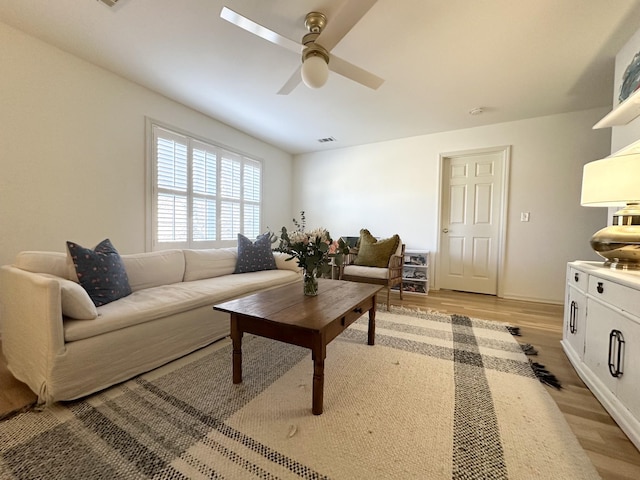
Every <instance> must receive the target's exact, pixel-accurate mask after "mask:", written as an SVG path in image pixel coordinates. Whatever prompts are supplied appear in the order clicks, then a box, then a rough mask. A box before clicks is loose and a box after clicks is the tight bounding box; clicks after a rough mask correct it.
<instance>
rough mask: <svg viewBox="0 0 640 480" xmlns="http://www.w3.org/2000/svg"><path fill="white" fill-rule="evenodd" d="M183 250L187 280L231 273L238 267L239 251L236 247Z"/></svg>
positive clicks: (185, 277)
mask: <svg viewBox="0 0 640 480" xmlns="http://www.w3.org/2000/svg"><path fill="white" fill-rule="evenodd" d="M183 252H184V260H185V269H184V281H185V282H191V281H193V280H201V279H203V278H214V277H219V276H221V275H229V274H231V273H233V272H234V271H235V269H236V261H237V259H238V253H237V251H236V249H235V248H208V249H202V250H183Z"/></svg>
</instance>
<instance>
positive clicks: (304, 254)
mask: <svg viewBox="0 0 640 480" xmlns="http://www.w3.org/2000/svg"><path fill="white" fill-rule="evenodd" d="M293 225H294V227H295V229H293V230H291V231H289V230H287V228H286V227H282V230H281V231H280V236H279V237H278V236H276V235H275V234H273V233H272V234H271V241H272V242H274V243H275V242H278V241H279V243H278V246H277V248H275V249H274V250H275V251H278V252H284V253H286V254H288V255H290V257H289V258H287V260H293V259H296V260H297V261H298V266H299V267H301V268H303V269H305V270H306V271H308V272H313V271H315V272H316V275H317V276H322V275H324V274H328V273H330V272H331V260H332V259H333V263H334V264H335V265H342V262H343V258H344V255H345V254H347V253H349V246H348V245H347V244H346V243H345V242H344V240H342V238H340V239H339V240H333V239H332V238H331V235H330V234H329V231H328V230H327V229H325V228H322V227H320V228H316V229H313V230H310V231H307V230H306V218H305V216H304V211H302V212H300V221H298V220H296V219H295V218H294V219H293Z"/></svg>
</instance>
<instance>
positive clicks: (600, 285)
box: [596, 282, 604, 293]
mask: <svg viewBox="0 0 640 480" xmlns="http://www.w3.org/2000/svg"><path fill="white" fill-rule="evenodd" d="M596 290H598V293H602V292H604V285H603V284H602V282H598V287H597V288H596Z"/></svg>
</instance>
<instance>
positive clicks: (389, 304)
mask: <svg viewBox="0 0 640 480" xmlns="http://www.w3.org/2000/svg"><path fill="white" fill-rule="evenodd" d="M390 298H391V287H389V286H387V312H388V311H389V307H390V306H391V302H390Z"/></svg>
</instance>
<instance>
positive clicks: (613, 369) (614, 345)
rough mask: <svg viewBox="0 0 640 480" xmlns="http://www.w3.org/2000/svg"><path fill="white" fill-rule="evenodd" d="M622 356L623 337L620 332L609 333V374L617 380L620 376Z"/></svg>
mask: <svg viewBox="0 0 640 480" xmlns="http://www.w3.org/2000/svg"><path fill="white" fill-rule="evenodd" d="M623 354H624V337H623V335H622V332H621V331H620V330H611V333H609V373H610V374H611V376H612V377H616V378H618V377H619V376H621V375H622V358H623V357H622V356H623Z"/></svg>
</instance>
